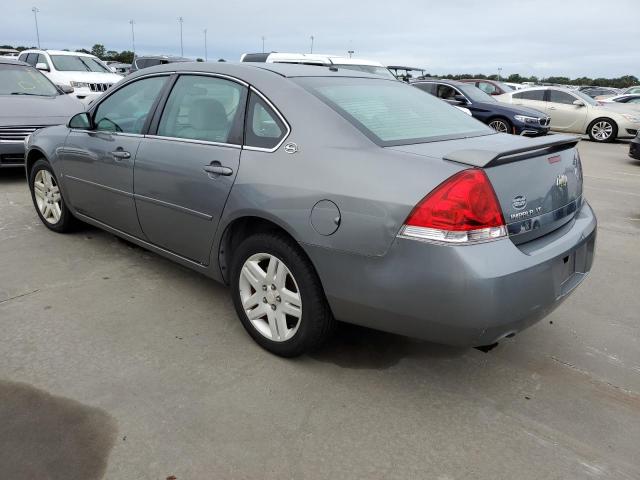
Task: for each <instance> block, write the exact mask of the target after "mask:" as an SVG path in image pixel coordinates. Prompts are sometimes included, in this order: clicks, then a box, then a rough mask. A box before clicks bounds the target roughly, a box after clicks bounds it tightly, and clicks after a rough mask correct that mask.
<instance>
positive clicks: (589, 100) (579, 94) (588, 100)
mask: <svg viewBox="0 0 640 480" xmlns="http://www.w3.org/2000/svg"><path fill="white" fill-rule="evenodd" d="M571 94H572V95H575V96H576V97H580V99H582V100H584V101H585V102H586V103H587V104H589V105H597V104H598V102H596V101H595V100H594V99H593V98H591V97H590V96H589V95H586V94H584V93H582V92H580V91H578V90H572V91H571Z"/></svg>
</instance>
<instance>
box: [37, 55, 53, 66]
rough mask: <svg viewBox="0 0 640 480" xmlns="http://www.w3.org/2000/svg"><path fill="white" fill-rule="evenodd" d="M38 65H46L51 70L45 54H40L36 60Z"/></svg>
mask: <svg viewBox="0 0 640 480" xmlns="http://www.w3.org/2000/svg"><path fill="white" fill-rule="evenodd" d="M38 63H44V64H45V65H46V66H47V67H49V68H51V67H50V65H49V62H47V57H45V56H44V55H43V54H41V53H39V54H38V58H37V60H36V65H37V64H38Z"/></svg>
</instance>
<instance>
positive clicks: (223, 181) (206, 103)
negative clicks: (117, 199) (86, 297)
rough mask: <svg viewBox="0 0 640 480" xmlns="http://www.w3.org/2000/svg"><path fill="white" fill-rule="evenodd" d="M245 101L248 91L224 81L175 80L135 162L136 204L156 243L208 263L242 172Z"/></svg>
mask: <svg viewBox="0 0 640 480" xmlns="http://www.w3.org/2000/svg"><path fill="white" fill-rule="evenodd" d="M246 96H247V89H246V87H245V86H243V85H241V84H240V83H236V82H234V81H231V80H228V79H225V78H220V77H216V76H206V75H195V74H185V75H181V76H179V77H178V79H177V80H176V82H175V85H174V86H173V88H172V90H171V93H170V95H169V97H168V99H167V102H166V105H165V106H164V109H163V110H162V114H161V116H160V117H159V119H156V122H157V128H156V130H157V131H156V132H155V134H154V135H149V136H148V137H147V138H145V139H143V140H142V142H141V144H140V148H139V149H138V154H137V156H136V165H135V183H134V192H135V203H136V207H137V211H138V218H139V220H140V225H141V226H142V230H143V231H144V233H145V235H146V237H147V238H148V239H149V240H150V241H151V242H152V243H153V244H155V245H157V246H159V247H162V248H164V249H166V250H169V251H171V252H174V253H176V254H178V255H180V256H182V257H185V258H188V259H190V260H193V261H196V262H198V263H201V264H208V262H209V253H210V251H211V246H212V242H213V237H214V234H215V231H216V228H217V226H218V221H219V219H220V216H221V215H222V210H223V209H224V205H225V203H226V201H227V197H228V195H229V192H230V190H231V187H232V185H233V182H234V180H235V177H236V174H237V172H238V167H239V161H240V152H241V145H242V129H243V119H244V105H245V103H246ZM156 122H154V123H156Z"/></svg>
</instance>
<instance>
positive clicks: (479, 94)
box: [455, 83, 497, 103]
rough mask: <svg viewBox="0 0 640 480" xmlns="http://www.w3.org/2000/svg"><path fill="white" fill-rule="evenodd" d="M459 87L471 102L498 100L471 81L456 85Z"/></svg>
mask: <svg viewBox="0 0 640 480" xmlns="http://www.w3.org/2000/svg"><path fill="white" fill-rule="evenodd" d="M455 87H456V88H457V89H459V90H460V91H461V92H462V93H463V94H464V95H465V96H466V97H467V98H468V99H469V100H471V102H472V103H473V102H497V100H496V99H495V98H493V97H492V96H491V95H489V94H488V93H485V92H483V91H482V90H480V89H479V88H478V87H476V86H475V85H472V84H470V83H461V84H459V85H455Z"/></svg>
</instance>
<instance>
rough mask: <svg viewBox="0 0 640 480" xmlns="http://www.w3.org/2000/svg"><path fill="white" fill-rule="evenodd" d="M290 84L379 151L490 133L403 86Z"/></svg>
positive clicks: (347, 81)
mask: <svg viewBox="0 0 640 480" xmlns="http://www.w3.org/2000/svg"><path fill="white" fill-rule="evenodd" d="M295 81H296V82H298V83H299V84H300V85H302V86H303V87H304V88H305V89H307V90H308V91H309V92H311V93H312V94H314V95H315V96H317V97H318V98H319V99H320V100H322V101H323V102H325V103H326V104H327V105H329V106H330V107H331V108H333V109H334V110H336V111H337V112H338V113H339V114H340V115H342V116H343V117H344V118H345V119H346V120H347V121H349V122H350V123H351V124H353V125H354V126H355V127H356V128H358V129H359V130H360V131H361V132H362V133H364V134H365V135H366V136H367V137H369V138H370V139H371V140H373V141H374V142H375V143H377V144H378V145H381V146H384V147H386V146H392V145H407V144H411V143H424V142H430V141H437V140H447V139H453V138H464V137H470V136H480V135H491V134H493V133H495V132H494V131H493V130H492V129H490V128H489V127H487V126H485V125H484V124H482V123H480V122H479V121H477V120H475V119H473V118H472V117H470V116H469V115H467V114H465V113H463V112H461V111H460V110H458V109H456V108H454V107H452V106H450V105H448V104H447V103H446V102H443V101H442V100H439V99H437V98H436V97H433V96H431V95H425V94H424V92H421V91H420V90H419V89H417V88H414V87H412V86H410V85H407V84H406V83H403V82H397V81H394V82H391V81H387V80H376V79H362V78H344V77H342V78H327V77H301V78H297V79H295Z"/></svg>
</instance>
